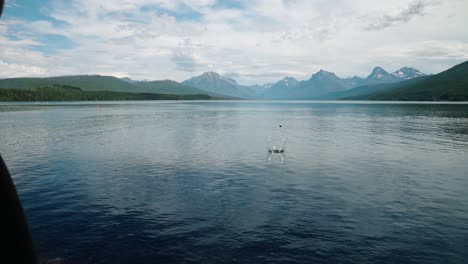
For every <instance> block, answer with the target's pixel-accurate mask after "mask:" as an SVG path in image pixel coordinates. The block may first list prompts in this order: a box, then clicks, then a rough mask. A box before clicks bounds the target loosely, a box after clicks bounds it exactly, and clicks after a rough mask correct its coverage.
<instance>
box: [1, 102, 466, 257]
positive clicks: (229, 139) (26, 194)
mask: <svg viewBox="0 0 468 264" xmlns="http://www.w3.org/2000/svg"><path fill="white" fill-rule="evenodd" d="M279 124H281V125H283V128H281V131H280V132H279V133H282V134H283V136H284V137H285V138H286V152H285V153H284V154H274V153H273V154H269V153H268V151H267V148H266V138H267V137H268V136H270V135H272V134H274V133H278V125H279ZM0 135H1V136H0V153H1V154H2V155H3V157H4V159H5V160H6V162H7V164H8V166H9V167H10V170H11V173H12V174H13V177H14V181H15V183H16V186H17V189H18V192H19V195H20V198H21V200H22V202H23V205H24V209H25V212H26V214H27V217H28V221H29V224H30V229H31V232H32V236H33V240H34V244H35V247H36V250H37V255H38V256H39V257H40V259H41V260H50V259H54V258H61V259H63V260H64V261H65V263H424V264H427V263H444V264H445V263H467V261H468V260H467V259H468V105H466V104H400V103H387V104H384V103H372V104H369V103H359V102H345V103H337V102H328V103H319V102H250V101H241V102H237V101H225V102H215V101H212V102H203V101H200V102H140V103H137V102H128V103H125V102H124V103H122V102H114V103H112V102H109V103H99V104H96V103H88V104H81V103H74V104H45V105H12V104H8V105H5V104H4V105H3V106H0Z"/></svg>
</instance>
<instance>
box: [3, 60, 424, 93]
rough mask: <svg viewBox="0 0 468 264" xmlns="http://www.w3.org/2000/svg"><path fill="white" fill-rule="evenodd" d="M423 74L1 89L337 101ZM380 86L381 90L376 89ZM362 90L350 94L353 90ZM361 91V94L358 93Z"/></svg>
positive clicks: (27, 83) (58, 81)
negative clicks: (260, 82)
mask: <svg viewBox="0 0 468 264" xmlns="http://www.w3.org/2000/svg"><path fill="white" fill-rule="evenodd" d="M424 76H426V75H425V74H424V73H422V72H420V71H419V70H417V69H414V68H410V67H402V68H401V69H399V70H397V71H395V72H393V73H389V72H387V71H386V70H384V69H383V68H382V67H380V66H377V67H375V68H373V70H372V71H371V73H370V74H369V75H368V76H366V77H364V78H363V77H358V76H354V77H348V78H341V77H338V76H337V75H336V74H335V73H333V72H330V71H326V70H320V71H318V72H316V73H314V74H312V75H311V77H310V78H309V79H307V80H302V81H299V80H297V79H295V78H294V77H290V76H288V77H284V78H283V79H281V80H279V81H277V82H275V83H268V84H264V85H251V86H247V85H241V84H239V83H237V82H236V81H235V80H234V79H232V78H229V77H226V76H222V75H220V74H219V73H216V72H205V73H203V74H201V75H199V76H194V77H192V78H189V79H187V80H185V81H183V82H182V83H178V82H175V81H171V80H157V81H137V80H132V79H130V78H128V77H124V78H116V77H113V76H101V75H77V76H59V77H46V78H10V79H0V88H7V89H30V88H39V87H46V86H50V85H66V86H73V87H78V88H80V89H82V90H83V91H114V92H133V93H160V94H206V95H210V96H214V97H217V98H219V97H224V98H245V99H279V100H281V99H336V98H338V97H339V96H342V95H344V94H346V93H347V92H348V91H349V94H348V95H349V96H358V95H362V94H365V93H366V91H368V90H369V89H373V88H375V89H381V88H382V89H383V87H390V85H389V84H392V83H399V82H402V81H407V80H412V79H415V78H416V79H418V78H423V77H424ZM376 87H379V88H376ZM355 88H359V89H357V90H354V91H352V92H351V90H353V89H355ZM357 91H359V92H357Z"/></svg>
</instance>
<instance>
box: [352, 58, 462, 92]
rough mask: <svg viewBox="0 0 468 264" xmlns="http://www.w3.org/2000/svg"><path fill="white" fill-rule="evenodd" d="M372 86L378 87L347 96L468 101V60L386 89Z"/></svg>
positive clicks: (390, 85)
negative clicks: (364, 92) (363, 92)
mask: <svg viewBox="0 0 468 264" xmlns="http://www.w3.org/2000/svg"><path fill="white" fill-rule="evenodd" d="M358 88H359V87H358ZM358 88H356V89H358ZM372 88H376V87H369V89H368V91H367V93H366V94H360V95H357V96H349V97H347V98H348V99H361V100H403V101H406V100H414V101H439V100H442V101H468V61H466V62H463V63H461V64H458V65H456V66H454V67H452V68H450V69H448V70H446V71H444V72H441V73H439V74H435V75H431V76H421V77H417V78H413V79H409V80H406V81H402V82H399V83H393V84H388V85H387V87H385V88H384V89H377V90H376V89H372Z"/></svg>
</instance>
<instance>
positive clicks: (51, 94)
mask: <svg viewBox="0 0 468 264" xmlns="http://www.w3.org/2000/svg"><path fill="white" fill-rule="evenodd" d="M210 99H215V98H214V97H212V96H209V95H204V94H158V93H129V92H111V91H83V90H81V89H80V88H77V87H72V86H66V85H52V86H45V87H39V88H31V89H0V102H46V101H120V100H210Z"/></svg>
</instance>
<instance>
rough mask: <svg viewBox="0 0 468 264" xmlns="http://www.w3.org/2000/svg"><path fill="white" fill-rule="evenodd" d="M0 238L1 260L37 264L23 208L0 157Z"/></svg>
mask: <svg viewBox="0 0 468 264" xmlns="http://www.w3.org/2000/svg"><path fill="white" fill-rule="evenodd" d="M0 210H1V212H2V221H1V224H0V230H1V231H0V233H1V234H2V235H1V236H0V240H1V243H0V245H2V246H1V252H3V253H2V259H4V260H5V259H8V260H9V261H11V263H37V261H36V257H35V255H34V250H33V245H32V241H31V235H30V234H29V229H28V225H27V223H26V218H25V216H24V213H23V208H22V207H21V203H20V201H19V198H18V195H17V194H16V190H15V187H14V185H13V181H12V179H11V177H10V173H9V172H8V169H7V167H6V165H5V162H4V161H3V159H2V157H1V156H0Z"/></svg>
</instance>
